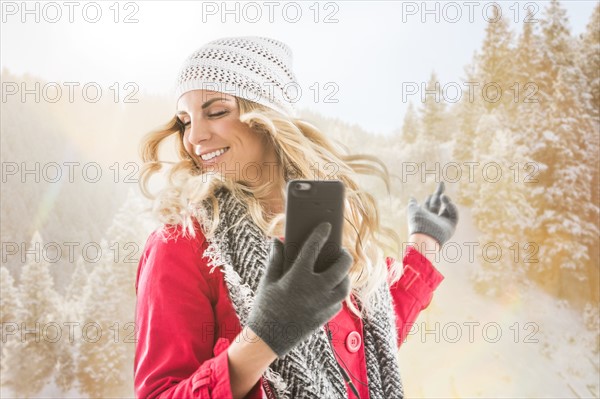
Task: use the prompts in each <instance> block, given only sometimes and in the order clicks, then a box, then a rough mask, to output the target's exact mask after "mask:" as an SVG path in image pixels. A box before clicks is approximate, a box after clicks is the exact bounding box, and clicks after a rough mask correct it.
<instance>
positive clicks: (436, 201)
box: [429, 191, 442, 215]
mask: <svg viewBox="0 0 600 399" xmlns="http://www.w3.org/2000/svg"><path fill="white" fill-rule="evenodd" d="M441 206H442V201H441V199H440V196H439V195H437V191H436V193H435V194H433V196H432V197H431V201H429V210H430V211H431V212H433V213H435V214H436V215H437V214H438V212H439V211H440V207H441Z"/></svg>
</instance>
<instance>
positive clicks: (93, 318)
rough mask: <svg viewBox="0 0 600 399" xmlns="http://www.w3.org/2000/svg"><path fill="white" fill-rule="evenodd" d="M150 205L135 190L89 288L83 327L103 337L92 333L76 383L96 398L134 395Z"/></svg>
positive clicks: (114, 225)
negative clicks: (138, 288)
mask: <svg viewBox="0 0 600 399" xmlns="http://www.w3.org/2000/svg"><path fill="white" fill-rule="evenodd" d="M145 206H146V204H145V203H144V202H143V200H142V199H141V198H140V197H139V196H138V195H136V194H135V192H134V191H133V190H130V191H129V193H128V196H127V199H126V201H125V203H124V204H123V206H122V207H121V208H120V209H119V211H118V212H117V214H116V215H115V218H114V221H113V223H112V225H111V226H110V227H109V229H108V230H107V233H106V236H107V237H108V240H103V242H102V243H101V244H100V246H101V248H102V253H103V258H102V260H101V261H100V262H99V263H98V264H96V265H95V267H94V270H93V271H92V272H91V273H90V275H89V279H88V285H87V287H86V289H85V292H86V294H85V295H84V297H83V316H84V317H83V319H82V320H83V323H84V325H85V324H88V325H93V324H94V325H96V326H97V329H98V330H99V331H101V332H102V335H101V336H98V337H96V336H92V335H93V334H90V337H89V338H90V339H89V340H88V341H87V342H86V341H82V342H81V346H80V348H79V361H78V364H77V379H78V381H79V384H80V387H81V388H80V390H81V392H82V393H86V394H88V395H90V396H91V397H123V396H128V395H131V392H133V381H132V378H131V377H132V374H131V370H132V369H133V357H134V349H135V334H134V332H135V330H134V320H135V303H136V297H135V277H136V272H137V264H138V261H139V256H141V251H142V249H143V245H144V243H145V240H146V238H147V236H148V234H149V232H150V230H151V227H150V226H149V224H148V223H147V221H146V219H144V218H143V217H140V215H142V210H143V209H144V207H145ZM152 227H153V226H152ZM91 331H93V330H91ZM96 338H97V340H96ZM92 341H95V342H92Z"/></svg>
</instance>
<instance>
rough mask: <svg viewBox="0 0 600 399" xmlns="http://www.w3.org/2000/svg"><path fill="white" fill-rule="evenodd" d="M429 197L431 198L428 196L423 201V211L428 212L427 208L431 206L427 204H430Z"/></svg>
mask: <svg viewBox="0 0 600 399" xmlns="http://www.w3.org/2000/svg"><path fill="white" fill-rule="evenodd" d="M431 197H432V195H428V196H427V198H426V199H425V203H424V204H423V208H425V209H427V210H429V208H430V206H431V205H430V204H429V203H430V202H431Z"/></svg>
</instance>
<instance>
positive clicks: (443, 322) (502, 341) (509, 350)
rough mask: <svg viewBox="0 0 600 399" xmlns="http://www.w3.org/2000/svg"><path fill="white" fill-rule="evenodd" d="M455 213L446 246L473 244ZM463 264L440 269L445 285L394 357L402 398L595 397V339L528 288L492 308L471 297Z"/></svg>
mask: <svg viewBox="0 0 600 399" xmlns="http://www.w3.org/2000/svg"><path fill="white" fill-rule="evenodd" d="M460 211H461V225H462V226H461V231H460V232H457V236H456V237H454V238H453V240H455V241H457V242H464V241H474V240H473V238H474V234H473V230H470V229H469V228H468V226H472V224H471V223H470V220H469V219H470V217H469V216H470V215H469V214H468V212H466V211H465V210H464V209H461V210H460ZM461 233H462V234H461ZM463 259H464V261H463V262H457V263H448V262H440V264H439V270H440V271H441V272H442V273H443V274H444V276H445V280H444V281H443V282H442V284H441V285H440V286H439V287H438V289H437V291H436V293H435V295H434V299H433V301H432V303H431V305H430V307H429V308H428V309H426V310H425V311H424V312H423V313H421V315H420V316H419V319H418V320H417V323H416V327H414V328H413V330H412V331H411V335H410V336H409V337H408V338H407V340H406V342H405V343H404V344H403V346H402V348H401V350H400V361H401V366H402V369H401V370H402V377H403V382H404V386H405V392H406V396H407V397H411V398H597V397H599V395H600V389H599V385H600V383H599V380H600V372H599V368H598V367H599V363H600V361H599V359H598V354H594V353H593V352H592V349H593V348H594V340H595V339H597V335H598V332H591V331H589V330H586V328H585V325H584V322H583V318H582V316H580V315H579V314H578V313H576V312H574V311H572V310H570V309H568V308H567V307H566V306H565V305H564V304H563V303H560V302H559V301H557V300H555V299H554V298H552V297H550V296H548V295H547V294H545V293H544V292H542V291H540V290H538V289H536V288H531V289H529V290H528V291H527V292H522V293H507V294H506V295H505V296H504V297H502V298H501V299H500V300H498V299H492V298H486V297H484V296H481V295H479V294H477V293H476V292H475V291H474V290H473V288H472V284H471V283H470V281H469V275H470V273H471V272H472V270H473V268H474V267H475V264H474V263H469V261H468V258H467V257H466V256H463ZM436 323H439V324H437V325H436ZM477 323H479V324H477ZM516 323H518V324H516ZM527 323H529V324H527ZM417 328H418V329H417ZM436 331H437V332H438V335H437V336H436Z"/></svg>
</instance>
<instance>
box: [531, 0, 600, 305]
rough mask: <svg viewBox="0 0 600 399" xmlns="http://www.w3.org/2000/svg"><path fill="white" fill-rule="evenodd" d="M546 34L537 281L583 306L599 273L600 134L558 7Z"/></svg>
mask: <svg viewBox="0 0 600 399" xmlns="http://www.w3.org/2000/svg"><path fill="white" fill-rule="evenodd" d="M542 30H543V36H544V51H545V55H546V56H545V60H546V61H547V63H548V68H547V70H548V71H549V75H550V76H549V77H550V79H551V80H550V81H551V82H553V84H552V97H551V98H550V99H549V104H548V105H547V112H548V114H547V115H546V116H547V117H546V122H545V124H544V126H543V127H542V128H543V130H541V131H540V132H539V134H538V136H537V137H536V138H537V142H536V143H535V147H534V159H535V160H537V161H539V162H542V163H543V164H545V165H547V169H546V170H543V171H541V173H540V174H539V179H540V188H543V191H541V194H542V195H539V196H537V197H535V198H534V200H535V202H534V206H535V207H536V208H537V209H538V211H539V215H538V221H539V225H538V228H537V229H536V231H535V236H534V237H535V241H536V242H537V243H539V245H540V261H541V262H540V265H539V268H538V269H537V271H536V274H535V276H534V277H536V279H537V280H538V281H539V282H540V283H542V285H543V286H544V287H546V288H547V289H548V290H549V291H550V292H552V293H554V294H555V295H559V296H562V297H565V298H569V299H571V300H573V301H581V300H584V299H585V298H588V297H589V296H590V292H589V285H588V284H587V283H584V281H585V280H586V279H587V277H588V274H589V273H588V272H589V270H590V268H593V267H596V263H595V262H596V260H595V259H591V256H590V249H591V248H592V247H593V246H594V245H596V246H597V240H598V238H597V237H598V234H599V232H598V226H597V224H596V223H595V220H596V219H597V215H598V206H597V204H594V203H593V202H592V193H591V186H592V176H593V174H594V166H595V164H596V158H595V157H597V153H595V154H594V152H593V150H590V148H589V143H590V141H592V142H593V141H594V140H597V139H596V138H595V137H594V136H593V135H595V134H597V132H594V129H593V123H592V118H591V117H590V115H589V114H588V110H589V105H588V104H587V102H588V100H589V99H588V98H587V96H586V95H585V85H586V80H585V75H584V74H583V73H582V71H581V69H580V68H579V66H578V65H577V64H576V63H575V60H576V54H575V53H574V51H575V49H576V48H577V47H576V46H575V44H576V42H575V40H574V39H573V38H572V37H571V35H570V30H569V27H568V18H567V16H566V11H565V10H564V9H563V8H562V6H561V5H560V3H559V2H558V1H556V0H552V1H551V2H550V4H549V6H548V7H547V9H546V10H545V18H544V20H543V26H542ZM582 290H583V291H582ZM585 291H587V292H585ZM582 292H585V295H582Z"/></svg>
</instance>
